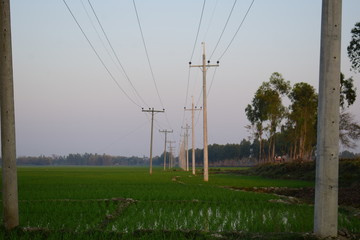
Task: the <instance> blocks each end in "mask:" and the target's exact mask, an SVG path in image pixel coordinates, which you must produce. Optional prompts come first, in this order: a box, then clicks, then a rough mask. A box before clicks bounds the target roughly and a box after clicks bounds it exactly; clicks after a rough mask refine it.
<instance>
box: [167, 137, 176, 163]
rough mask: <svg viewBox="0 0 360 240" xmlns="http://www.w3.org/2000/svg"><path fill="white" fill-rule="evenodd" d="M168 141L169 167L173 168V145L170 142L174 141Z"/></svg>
mask: <svg viewBox="0 0 360 240" xmlns="http://www.w3.org/2000/svg"><path fill="white" fill-rule="evenodd" d="M168 143H169V145H170V146H169V152H170V157H169V166H170V167H169V168H173V167H174V165H175V164H174V154H173V150H174V148H173V146H172V144H173V143H175V141H168Z"/></svg>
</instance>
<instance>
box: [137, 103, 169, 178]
mask: <svg viewBox="0 0 360 240" xmlns="http://www.w3.org/2000/svg"><path fill="white" fill-rule="evenodd" d="M142 111H143V112H151V137H150V175H151V174H152V145H153V132H154V131H153V129H154V113H159V112H165V109H163V110H154V108H149V110H144V109H142Z"/></svg>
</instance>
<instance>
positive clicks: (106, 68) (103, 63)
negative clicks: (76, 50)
mask: <svg viewBox="0 0 360 240" xmlns="http://www.w3.org/2000/svg"><path fill="white" fill-rule="evenodd" d="M63 2H64V4H65V6H66V8H67V9H68V11H69V13H70V14H71V16H72V18H73V19H74V21H75V22H76V24H77V26H78V27H79V29H80V31H81V32H82V34H83V35H84V37H85V39H86V41H87V42H88V44H89V45H90V47H91V49H92V50H93V51H94V53H95V55H96V56H97V58H98V59H99V61H100V62H101V64H102V65H103V67H104V68H105V70H106V71H107V72H108V74H109V76H110V77H111V79H112V80H113V81H114V82H115V84H116V85H117V86H118V88H119V89H120V90H121V91H122V92H123V93H124V94H125V96H126V97H127V98H128V99H129V100H130V101H131V102H132V103H133V104H135V105H136V106H138V107H140V108H141V106H140V105H139V104H137V103H136V102H135V101H134V100H133V99H132V98H131V97H130V96H129V95H128V94H127V93H126V92H125V90H124V89H123V88H122V87H121V86H120V84H119V83H118V82H117V81H116V79H115V77H114V75H112V73H111V72H110V70H109V68H108V67H107V66H106V64H105V62H104V61H103V60H102V58H101V57H100V55H99V53H98V52H97V51H96V49H95V47H94V45H93V44H92V43H91V41H90V39H89V38H88V37H87V35H86V33H85V31H84V30H83V28H82V27H81V25H80V23H79V22H78V20H77V19H76V17H75V15H74V13H73V12H72V11H71V9H70V7H69V5H68V4H67V2H66V1H65V0H63Z"/></svg>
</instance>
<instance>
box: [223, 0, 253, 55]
mask: <svg viewBox="0 0 360 240" xmlns="http://www.w3.org/2000/svg"><path fill="white" fill-rule="evenodd" d="M254 2H255V0H252V2H251V4H250V6H249V8H248V10H247V11H246V13H245V16H244V17H243V19H242V21H241V23H240V25H239V27H238V28H237V30H236V32H235V34H234V36H233V37H232V39H231V41H230V42H229V44H228V46H227V47H226V49H225V51H224V52H223V53H222V54H221V55H220V57H219V60H221V58H222V57H223V56H224V55H225V53H226V52H227V50H228V49H229V47H230V45H231V44H232V43H233V41H234V39H235V37H236V35H237V33H238V32H239V30H240V28H241V27H242V25H243V23H244V21H245V19H246V17H247V16H248V14H249V12H250V9H251V7H252V6H253V4H254Z"/></svg>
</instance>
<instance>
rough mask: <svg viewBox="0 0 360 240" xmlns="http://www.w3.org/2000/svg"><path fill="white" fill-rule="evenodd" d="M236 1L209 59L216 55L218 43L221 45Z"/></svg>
mask: <svg viewBox="0 0 360 240" xmlns="http://www.w3.org/2000/svg"><path fill="white" fill-rule="evenodd" d="M236 3H237V0H235V1H234V4H233V5H232V8H231V11H230V13H229V16H228V18H227V20H226V23H225V25H224V28H223V30H222V32H221V34H220V37H219V39H218V41H217V43H216V45H215V48H214V50H213V51H212V53H211V54H210V58H209V59H211V58H212V56H213V55H214V52H215V51H216V49H217V47H218V45H219V42H220V40H221V38H222V36H223V34H224V32H225V29H226V27H227V25H228V23H229V20H230V17H231V15H232V12H233V10H234V8H235V5H236Z"/></svg>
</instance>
